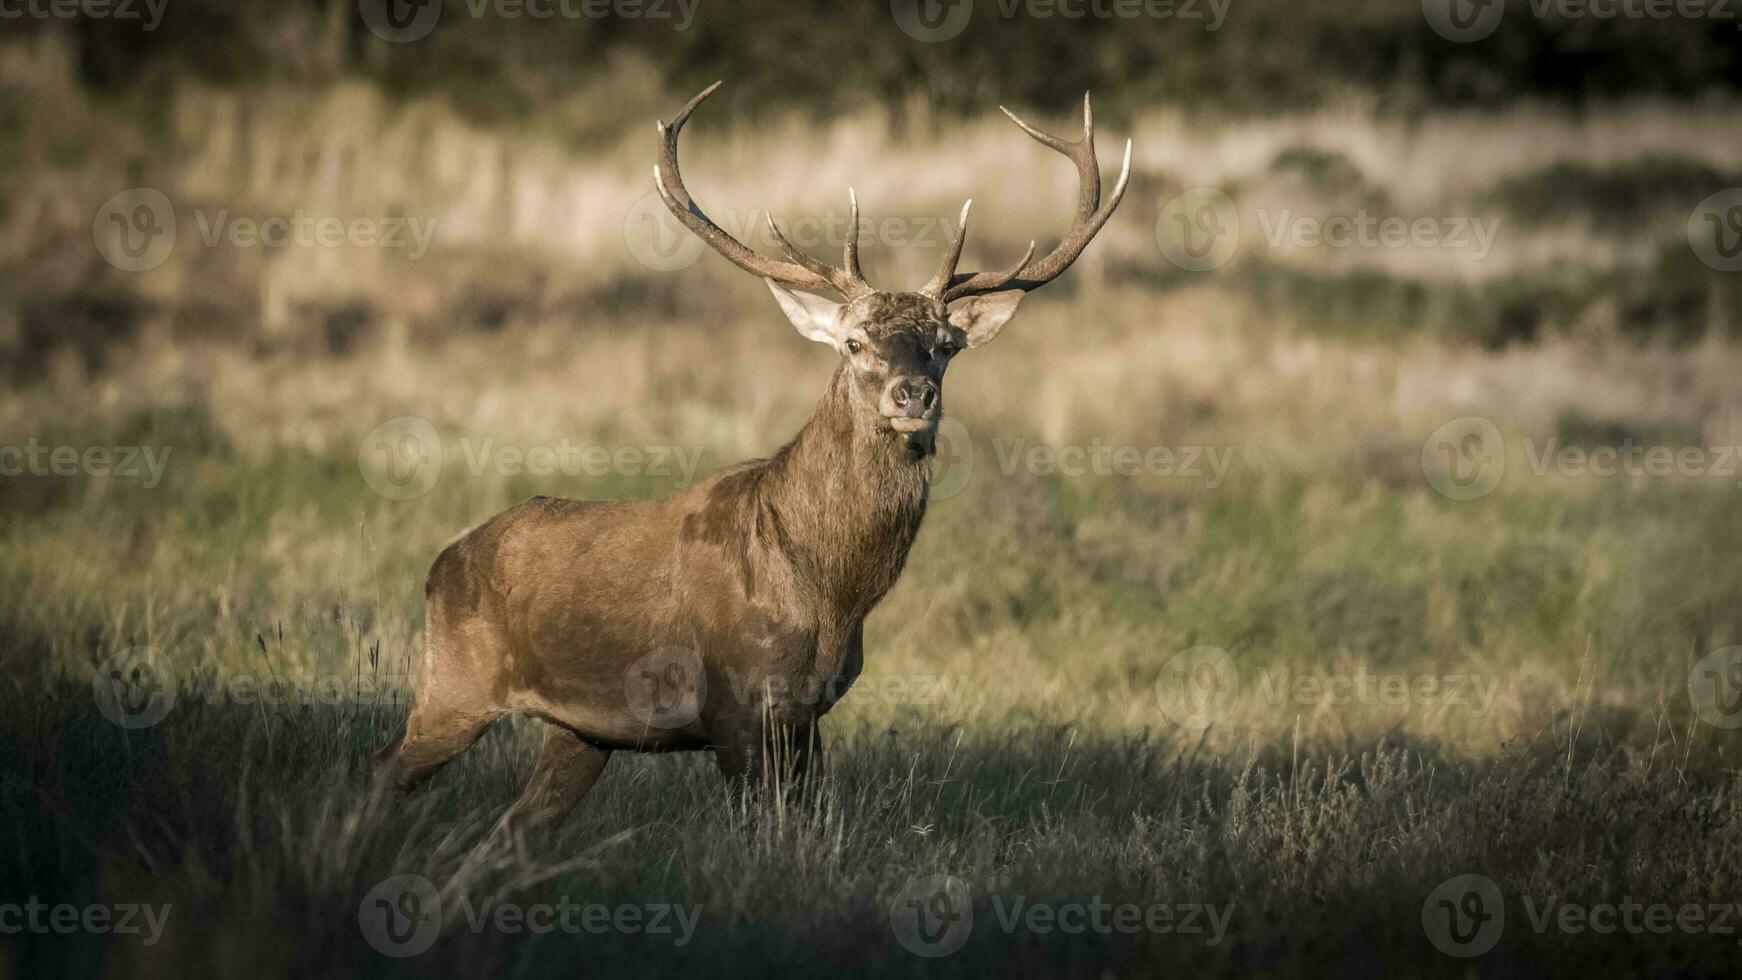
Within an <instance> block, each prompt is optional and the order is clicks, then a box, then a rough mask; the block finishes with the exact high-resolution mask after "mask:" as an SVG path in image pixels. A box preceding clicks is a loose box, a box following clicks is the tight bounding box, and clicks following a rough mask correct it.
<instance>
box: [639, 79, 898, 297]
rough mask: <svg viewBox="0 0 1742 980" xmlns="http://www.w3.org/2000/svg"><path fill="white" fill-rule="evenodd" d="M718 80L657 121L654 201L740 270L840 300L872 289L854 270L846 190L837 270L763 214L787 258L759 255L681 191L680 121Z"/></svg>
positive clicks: (855, 250) (855, 240)
mask: <svg viewBox="0 0 1742 980" xmlns="http://www.w3.org/2000/svg"><path fill="white" fill-rule="evenodd" d="M720 85H721V83H720V82H715V83H714V84H712V85H709V86H708V87H707V88H705V89H702V91H701V93H700V94H698V95H697V96H696V97H695V98H693V99H691V100H690V101H689V104H687V105H685V106H684V107H683V109H682V110H680V111H679V112H678V114H677V115H676V116H675V117H673V118H672V121H671V124H670V125H667V124H665V123H663V122H662V123H660V124H659V163H657V164H655V165H654V167H653V183H654V185H655V186H657V187H658V188H659V196H660V199H661V200H663V201H665V206H666V207H668V208H670V209H671V213H672V214H674V215H676V216H677V220H679V221H681V222H683V223H684V227H686V228H688V229H689V230H690V231H692V232H695V234H696V237H698V238H700V239H701V240H702V241H704V242H707V243H708V245H709V246H711V247H712V248H713V249H714V251H716V252H719V253H720V254H721V255H724V256H725V257H726V258H727V259H729V260H731V262H732V264H733V265H736V266H737V267H738V268H740V269H743V270H744V271H746V272H749V273H753V274H755V275H758V276H762V277H764V278H768V279H773V280H775V281H776V282H781V283H785V284H786V285H788V286H798V287H800V288H803V289H809V290H819V289H832V290H834V291H835V292H836V293H839V294H840V295H841V297H842V298H844V299H846V300H849V301H851V300H855V299H858V298H860V297H862V296H867V295H869V294H870V293H872V292H874V290H873V289H872V288H871V284H870V283H868V282H866V281H865V276H864V274H863V273H861V272H860V271H859V198H858V196H857V195H855V194H853V192H852V191H851V190H849V191H848V192H847V193H848V195H849V196H850V197H851V198H852V201H853V214H852V227H850V228H849V229H848V230H847V242H846V246H845V248H844V250H843V251H844V254H843V258H842V262H843V266H844V267H843V268H839V269H837V268H835V267H833V266H829V265H825V264H823V263H821V262H818V261H817V260H816V259H813V258H811V257H810V256H808V255H806V254H804V253H803V252H801V251H799V250H798V249H796V248H794V247H793V245H792V243H791V242H788V241H787V240H786V236H785V235H782V234H781V233H780V229H779V228H777V227H776V226H775V224H774V216H773V215H772V214H771V215H769V216H768V228H769V230H770V231H772V232H773V233H774V241H775V244H777V245H779V246H780V250H781V251H782V252H785V253H786V256H787V258H789V259H791V260H792V261H790V262H782V261H780V260H778V259H770V258H765V257H763V256H761V255H758V254H757V253H756V252H755V251H753V250H752V249H750V248H749V247H747V246H746V245H745V244H744V243H743V242H740V241H738V240H737V239H736V238H733V237H732V236H731V235H729V234H727V233H726V231H725V229H723V228H721V227H720V226H719V225H716V224H714V222H713V221H712V220H710V219H709V218H708V216H707V215H706V214H703V213H702V209H701V208H699V207H697V206H696V203H695V201H693V200H691V198H690V195H689V191H687V190H685V189H684V185H683V175H682V174H680V173H679V172H678V168H677V137H678V132H679V131H680V130H682V129H683V124H684V123H685V122H687V121H688V120H689V118H690V113H692V112H694V111H695V108H696V106H698V105H701V104H702V100H703V99H706V98H707V97H708V96H710V95H712V94H714V90H715V89H717V88H719V87H720Z"/></svg>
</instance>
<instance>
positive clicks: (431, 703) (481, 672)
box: [376, 599, 507, 792]
mask: <svg viewBox="0 0 1742 980" xmlns="http://www.w3.org/2000/svg"><path fill="white" fill-rule="evenodd" d="M500 652H501V645H500V644H499V643H497V642H495V634H494V632H493V631H491V630H490V629H488V628H487V627H485V626H483V625H482V624H479V623H477V622H476V621H473V622H471V623H469V624H467V628H466V629H464V630H461V629H452V628H450V624H449V622H448V617H447V615H445V610H444V608H443V605H442V603H441V602H440V601H439V600H433V599H432V601H431V602H430V604H429V626H428V628H427V629H426V631H425V634H424V658H423V664H422V667H421V669H420V670H419V671H418V682H417V694H416V698H417V699H416V702H415V704H414V705H413V707H412V709H411V716H410V717H408V718H407V719H406V720H405V731H404V733H403V734H401V735H400V736H399V740H398V741H396V742H394V743H393V744H392V745H391V746H389V747H388V748H387V749H385V750H384V751H382V752H381V754H380V755H378V756H377V757H376V776H377V779H378V780H385V781H387V782H389V783H391V785H392V786H393V787H395V788H396V789H398V790H399V791H400V792H407V791H410V790H412V789H416V788H417V787H418V786H420V785H422V784H423V783H424V782H425V781H426V780H428V779H429V778H430V777H431V776H433V775H435V773H436V770H438V769H440V768H441V767H442V766H444V765H446V764H447V763H448V762H449V761H451V760H452V759H453V758H454V756H457V755H459V754H460V753H461V752H464V751H465V750H466V749H468V748H470V747H471V745H472V743H473V742H476V741H477V740H478V738H479V736H481V735H483V734H484V730H485V729H487V728H489V727H490V725H491V723H492V722H494V721H496V719H498V718H500V717H502V716H503V715H504V714H506V713H507V709H506V708H505V707H504V706H502V705H500V704H497V703H496V699H495V698H494V697H493V696H492V694H491V691H492V688H493V683H492V682H493V678H494V670H493V669H492V667H491V666H490V665H492V664H499V663H501V657H500Z"/></svg>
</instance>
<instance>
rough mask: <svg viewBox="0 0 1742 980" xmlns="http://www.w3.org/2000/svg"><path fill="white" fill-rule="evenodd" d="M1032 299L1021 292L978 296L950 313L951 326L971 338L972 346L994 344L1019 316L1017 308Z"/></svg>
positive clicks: (1010, 291)
mask: <svg viewBox="0 0 1742 980" xmlns="http://www.w3.org/2000/svg"><path fill="white" fill-rule="evenodd" d="M1026 295H1028V294H1027V293H1025V292H1023V291H1022V290H1020V289H1010V290H1006V291H1004V292H1002V293H987V294H985V295H984V296H976V297H974V298H973V299H971V300H968V301H967V302H966V303H963V304H962V305H961V306H958V307H956V308H955V309H954V310H952V311H950V325H951V326H953V327H955V328H956V329H958V330H960V331H962V332H963V333H965V334H967V335H968V346H969V347H979V346H980V345H982V344H988V343H991V342H992V338H993V337H996V336H998V331H1000V330H1003V329H1004V325H1005V324H1006V323H1009V322H1010V318H1011V317H1013V316H1015V315H1016V306H1017V304H1019V303H1021V302H1022V297H1024V296H1026Z"/></svg>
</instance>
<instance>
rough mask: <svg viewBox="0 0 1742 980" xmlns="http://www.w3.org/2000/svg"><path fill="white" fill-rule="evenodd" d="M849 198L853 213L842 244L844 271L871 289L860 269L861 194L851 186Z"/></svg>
mask: <svg viewBox="0 0 1742 980" xmlns="http://www.w3.org/2000/svg"><path fill="white" fill-rule="evenodd" d="M847 200H848V201H850V202H852V205H853V213H852V214H851V215H850V216H849V217H848V219H847V221H848V224H849V225H850V227H849V228H848V229H847V240H846V244H844V245H842V246H841V263H842V265H843V266H845V268H844V269H843V270H842V271H844V272H846V273H847V275H849V276H852V277H853V279H854V281H855V282H856V283H857V284H859V285H862V286H865V287H866V288H867V289H869V288H870V285H869V284H868V283H866V282H865V274H864V273H863V272H860V271H859V195H858V194H855V193H854V192H853V188H851V187H849V188H847Z"/></svg>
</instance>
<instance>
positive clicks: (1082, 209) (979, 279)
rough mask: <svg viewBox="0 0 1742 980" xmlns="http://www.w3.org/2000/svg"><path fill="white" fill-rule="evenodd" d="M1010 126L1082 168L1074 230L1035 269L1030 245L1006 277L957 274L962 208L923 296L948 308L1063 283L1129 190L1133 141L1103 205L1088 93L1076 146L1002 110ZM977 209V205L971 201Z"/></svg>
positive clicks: (964, 216) (965, 213) (965, 224)
mask: <svg viewBox="0 0 1742 980" xmlns="http://www.w3.org/2000/svg"><path fill="white" fill-rule="evenodd" d="M998 108H999V109H1002V110H1003V112H1004V114H1005V115H1006V116H1009V117H1010V121H1011V122H1013V123H1015V124H1016V125H1017V126H1019V127H1021V129H1022V131H1023V132H1025V133H1027V134H1028V135H1030V136H1032V137H1034V139H1035V140H1036V141H1037V142H1039V143H1041V144H1043V145H1045V146H1047V147H1048V148H1050V149H1053V150H1057V151H1058V152H1060V153H1062V154H1064V155H1065V156H1066V157H1069V158H1070V160H1071V162H1072V163H1074V164H1076V165H1077V176H1078V180H1079V188H1080V189H1079V190H1078V192H1077V214H1076V217H1075V218H1074V219H1072V221H1071V227H1070V230H1069V231H1067V232H1065V237H1064V240H1063V241H1061V242H1059V244H1058V247H1057V248H1055V249H1053V250H1052V251H1051V252H1048V253H1047V254H1046V257H1044V258H1042V259H1041V260H1040V261H1039V262H1038V263H1036V264H1035V265H1034V266H1033V267H1030V266H1029V264H1028V261H1029V259H1031V258H1033V256H1034V245H1033V243H1030V244H1029V246H1028V254H1027V255H1025V256H1023V257H1022V261H1021V262H1018V263H1017V264H1016V267H1015V268H1013V269H1010V270H1008V271H1005V272H996V271H993V272H974V273H966V272H957V271H956V263H957V262H958V261H960V260H961V257H962V242H963V240H964V239H966V238H967V235H968V208H967V205H963V207H962V218H961V221H960V223H959V224H958V225H957V227H956V237H955V238H954V240H952V241H951V242H950V247H949V248H948V249H947V250H946V251H945V252H944V258H943V262H942V264H941V265H939V266H938V271H937V274H936V275H934V276H932V278H931V281H930V282H928V283H926V285H925V287H924V288H923V289H921V292H923V293H925V294H926V295H928V296H935V297H937V298H938V299H940V300H942V301H943V302H944V303H946V304H947V303H952V302H954V301H956V300H958V299H965V298H967V297H969V296H978V295H980V294H981V293H992V292H998V291H999V290H1004V289H1020V290H1022V291H1024V292H1027V291H1028V290H1031V289H1039V288H1040V287H1041V286H1044V285H1046V284H1047V283H1049V282H1051V281H1053V280H1054V279H1056V278H1058V275H1059V273H1061V272H1063V271H1065V270H1066V269H1068V268H1070V266H1071V263H1072V262H1075V261H1076V260H1077V256H1079V255H1081V254H1083V249H1084V248H1087V247H1088V244H1089V242H1090V240H1092V239H1093V238H1094V237H1095V234H1096V232H1099V231H1100V230H1101V226H1102V225H1105V224H1106V223H1107V219H1108V218H1110V217H1112V216H1113V209H1114V208H1116V207H1118V206H1119V199H1120V198H1121V197H1124V196H1125V185H1126V183H1127V182H1128V181H1129V180H1130V179H1131V141H1130V140H1126V141H1125V164H1124V166H1123V167H1121V168H1120V170H1119V182H1118V183H1117V184H1115V185H1114V186H1113V194H1112V196H1111V197H1109V198H1108V199H1107V203H1106V204H1105V205H1104V206H1103V205H1102V203H1101V168H1100V165H1099V164H1097V163H1096V162H1095V116H1094V112H1093V110H1091V109H1090V108H1089V94H1088V93H1087V92H1084V93H1083V138H1082V139H1080V140H1077V141H1076V142H1074V143H1073V142H1070V141H1067V140H1062V139H1059V138H1058V137H1057V136H1050V135H1048V134H1046V133H1043V132H1041V131H1040V130H1038V129H1035V128H1034V127H1033V126H1030V125H1029V124H1028V123H1026V122H1023V121H1022V119H1021V118H1019V117H1018V116H1017V115H1016V113H1014V112H1011V111H1010V110H1009V109H1005V108H1004V107H1003V106H999V107H998ZM968 203H969V204H972V203H973V201H969V202H968Z"/></svg>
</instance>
